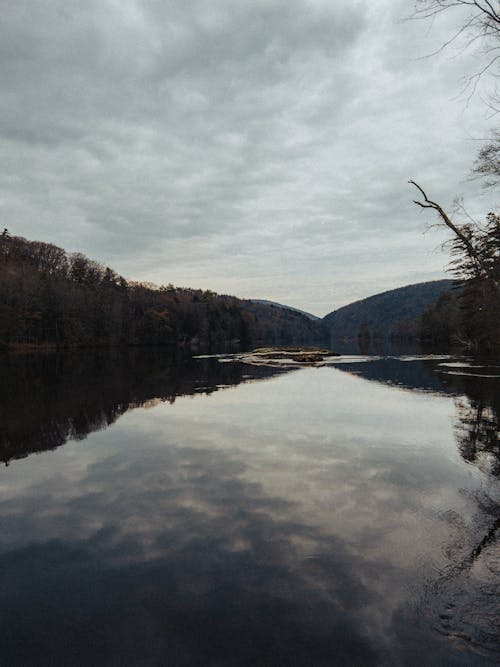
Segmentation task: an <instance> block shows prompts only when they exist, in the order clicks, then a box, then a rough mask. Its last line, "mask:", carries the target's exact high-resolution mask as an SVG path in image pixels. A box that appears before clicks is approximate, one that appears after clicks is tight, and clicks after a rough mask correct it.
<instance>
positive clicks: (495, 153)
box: [472, 130, 500, 187]
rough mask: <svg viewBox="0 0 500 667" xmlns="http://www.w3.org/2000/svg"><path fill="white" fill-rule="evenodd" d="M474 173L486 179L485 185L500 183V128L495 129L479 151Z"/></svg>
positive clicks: (492, 185)
mask: <svg viewBox="0 0 500 667" xmlns="http://www.w3.org/2000/svg"><path fill="white" fill-rule="evenodd" d="M472 173H473V174H474V175H475V176H480V177H481V178H484V179H485V181H484V185H485V187H494V186H495V185H498V184H500V130H494V131H493V133H492V137H491V140H490V141H489V142H488V143H487V144H485V145H484V146H483V147H482V148H481V150H480V151H479V153H478V156H477V158H476V161H475V162H474V168H473V169H472Z"/></svg>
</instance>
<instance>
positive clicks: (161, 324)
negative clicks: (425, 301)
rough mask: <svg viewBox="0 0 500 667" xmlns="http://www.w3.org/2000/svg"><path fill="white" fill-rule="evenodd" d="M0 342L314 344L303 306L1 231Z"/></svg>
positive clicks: (316, 328)
mask: <svg viewBox="0 0 500 667" xmlns="http://www.w3.org/2000/svg"><path fill="white" fill-rule="evenodd" d="M0 303H1V309H0V348H3V349H9V348H30V347H37V348H39V347H46V348H71V347H96V346H122V345H170V346H178V347H179V346H180V347H188V348H190V349H203V350H204V349H216V348H221V347H223V346H227V345H231V344H234V345H238V346H243V347H245V346H249V345H258V344H262V343H265V344H279V345H283V344H288V343H290V344H292V343H293V344H304V345H306V344H315V343H318V342H321V341H322V340H323V336H324V332H323V328H322V326H321V324H320V323H316V322H314V321H312V320H311V319H309V318H308V317H306V316H305V315H302V314H301V313H298V312H294V311H290V310H286V309H283V308H275V307H273V306H269V305H263V304H258V303H254V302H252V301H245V300H242V299H237V298H235V297H232V296H226V295H218V294H215V293H214V292H212V291H210V290H195V289H189V288H180V287H174V286H173V285H171V284H169V285H162V286H158V287H156V286H154V285H150V284H143V283H139V282H131V281H127V280H126V279H125V278H124V277H123V276H120V275H118V274H117V273H115V272H114V271H113V270H112V269H110V268H109V267H104V266H102V265H100V264H99V263H97V262H95V261H93V260H91V259H89V258H87V257H85V256H84V255H83V254H81V253H67V252H66V251H65V250H63V249H62V248H59V247H58V246H55V245H53V244H51V243H43V242H41V241H29V240H27V239H25V238H22V237H19V236H11V235H10V234H9V232H8V231H7V230H4V232H3V233H2V234H1V235H0Z"/></svg>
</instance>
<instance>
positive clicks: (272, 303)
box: [248, 299, 321, 320]
mask: <svg viewBox="0 0 500 667" xmlns="http://www.w3.org/2000/svg"><path fill="white" fill-rule="evenodd" d="M248 300H249V301H251V302H252V303H261V304H262V305H264V306H271V307H272V308H283V309H284V310H293V312H294V313H300V314H301V315H305V316H306V317H308V318H309V319H310V320H319V319H321V318H320V317H318V316H317V315H313V314H312V313H307V312H306V311H305V310H300V308H293V307H292V306H285V305H284V304H283V303H277V302H276V301H268V300H267V299H248Z"/></svg>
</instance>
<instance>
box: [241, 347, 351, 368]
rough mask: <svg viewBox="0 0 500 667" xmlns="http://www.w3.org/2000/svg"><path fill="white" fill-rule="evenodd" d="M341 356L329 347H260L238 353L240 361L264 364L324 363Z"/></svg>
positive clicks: (315, 364)
mask: <svg viewBox="0 0 500 667" xmlns="http://www.w3.org/2000/svg"><path fill="white" fill-rule="evenodd" d="M338 356H340V355H339V354H337V353H336V352H332V351H331V350H327V349H316V348H313V349H310V348H302V347H293V348H281V347H276V348H272V347H271V348H270V347H266V348H258V349H256V350H253V351H252V352H249V353H247V354H243V355H238V361H243V362H245V363H251V364H262V365H266V366H267V365H295V364H301V365H314V366H317V365H323V364H324V363H327V362H328V361H330V360H331V358H332V357H338Z"/></svg>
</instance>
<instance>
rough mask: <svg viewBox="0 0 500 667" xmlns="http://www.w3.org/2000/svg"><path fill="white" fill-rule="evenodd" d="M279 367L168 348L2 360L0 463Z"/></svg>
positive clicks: (261, 376)
mask: <svg viewBox="0 0 500 667" xmlns="http://www.w3.org/2000/svg"><path fill="white" fill-rule="evenodd" d="M282 372H284V371H281V370H280V369H273V368H259V367H248V366H244V365H243V364H220V363H218V361H217V359H214V358H207V359H199V360H197V359H193V358H191V357H187V356H182V355H180V354H179V353H177V354H176V353H175V352H172V351H170V352H169V351H168V350H165V348H159V349H155V348H146V349H133V348H132V349H125V350H123V351H120V350H111V351H109V350H103V351H97V352H85V351H82V352H79V353H73V354H71V353H65V354H55V353H54V354H33V355H9V354H3V355H0V377H2V378H6V379H7V381H4V382H1V383H0V423H1V424H2V429H1V432H0V460H1V461H3V462H4V463H5V464H6V465H8V464H9V461H11V460H13V459H19V458H23V457H25V456H28V455H29V454H31V453H34V452H42V451H46V450H51V449H55V448H57V447H60V446H61V445H64V444H65V443H66V442H67V441H68V440H70V439H71V440H84V439H85V438H86V437H87V435H88V434H89V433H92V432H94V431H98V430H102V429H105V428H107V427H108V426H110V425H111V424H113V423H114V422H115V421H116V420H117V419H118V418H119V417H120V416H121V415H123V414H124V413H125V412H127V411H128V410H130V409H133V408H136V407H141V406H144V405H147V404H151V401H159V402H169V403H174V402H175V399H176V398H177V397H178V396H189V395H193V394H206V395H208V394H211V393H213V392H216V391H220V390H221V389H223V388H224V387H228V386H235V385H238V384H240V383H242V382H250V381H254V380H260V379H265V378H268V377H272V376H273V375H277V374H279V373H282Z"/></svg>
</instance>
